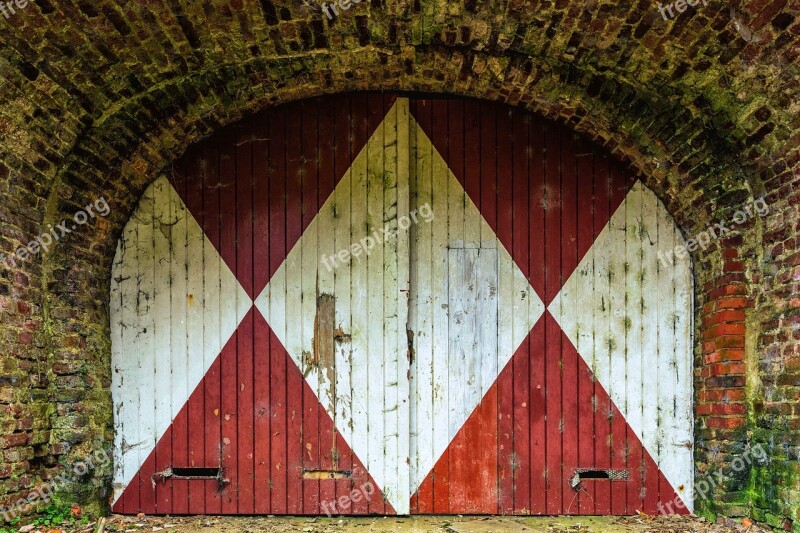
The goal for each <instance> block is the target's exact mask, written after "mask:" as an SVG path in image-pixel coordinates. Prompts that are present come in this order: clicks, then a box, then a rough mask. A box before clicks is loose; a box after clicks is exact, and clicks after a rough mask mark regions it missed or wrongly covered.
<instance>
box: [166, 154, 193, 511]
mask: <svg viewBox="0 0 800 533" xmlns="http://www.w3.org/2000/svg"><path fill="white" fill-rule="evenodd" d="M190 153H191V155H192V158H191V159H190V160H189V163H187V166H186V167H183V168H181V169H179V172H180V173H181V174H182V175H184V176H186V177H185V179H183V180H180V181H177V182H176V183H175V186H176V187H177V188H179V189H181V190H179V191H178V192H179V195H180V196H182V197H184V198H186V194H187V192H188V190H187V188H188V187H187V185H188V183H192V184H193V185H194V189H195V190H198V191H199V190H200V189H199V188H198V187H197V183H201V184H202V172H203V168H202V164H203V158H202V152H200V151H194V152H190ZM187 173H188V174H187ZM196 205H197V204H196ZM170 215H171V217H172V219H173V220H174V221H175V225H174V226H173V227H172V239H171V242H170V248H171V261H170V263H169V270H170V273H169V276H170V279H171V280H172V299H171V301H170V325H171V327H170V340H169V346H170V351H171V357H170V387H169V390H170V404H171V406H172V412H177V411H178V410H179V409H181V408H182V406H183V404H184V403H185V401H186V398H188V397H189V391H188V385H187V383H186V379H187V375H188V373H187V371H186V365H187V350H188V339H187V328H188V325H189V324H188V320H189V319H188V302H189V288H188V285H187V281H188V280H187V272H186V270H187V269H186V265H187V264H188V263H187V261H188V260H189V257H188V253H187V246H188V244H189V243H188V225H189V217H191V214H190V213H189V210H188V209H186V206H185V205H184V204H183V203H182V202H181V201H180V200H179V198H176V197H173V199H172V201H171V202H170ZM187 421H188V417H186V416H181V417H176V419H175V420H174V421H173V423H172V427H171V428H170V430H169V433H170V439H171V444H170V457H169V465H168V466H173V465H178V464H186V459H187V458H186V439H187V435H188V424H187ZM176 448H177V449H179V450H180V451H181V453H180V454H176ZM156 468H157V470H158V471H160V470H161V468H160V467H156ZM167 486H168V487H169V491H170V493H169V497H170V503H171V504H170V505H169V510H168V511H167V512H168V513H176V512H179V511H182V512H184V513H185V512H187V511H188V503H189V498H188V494H187V491H186V485H185V484H182V485H181V486H177V484H175V483H169V484H168V485H167Z"/></svg>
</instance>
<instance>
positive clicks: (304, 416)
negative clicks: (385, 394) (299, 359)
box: [113, 308, 395, 515]
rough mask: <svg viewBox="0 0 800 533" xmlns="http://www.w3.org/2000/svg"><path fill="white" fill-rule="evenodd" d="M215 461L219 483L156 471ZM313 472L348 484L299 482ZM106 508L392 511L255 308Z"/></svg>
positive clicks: (232, 511) (201, 511)
mask: <svg viewBox="0 0 800 533" xmlns="http://www.w3.org/2000/svg"><path fill="white" fill-rule="evenodd" d="M156 393H157V394H158V393H159V391H156ZM220 465H221V466H222V477H223V478H224V479H225V480H226V481H225V482H224V483H219V482H218V481H217V480H215V479H210V480H204V479H177V478H175V477H164V476H162V475H159V474H157V473H158V472H162V473H163V472H168V469H170V468H173V469H174V468H209V469H217V468H219V467H220ZM315 471H316V472H319V471H326V472H327V471H339V472H346V471H349V472H351V473H352V474H351V477H350V478H349V479H322V480H319V479H304V472H305V473H306V475H310V474H309V473H310V472H315ZM354 491H355V492H354ZM113 511H114V512H115V513H124V514H137V513H146V514H294V515H303V514H307V515H324V514H327V513H330V514H373V513H375V514H395V511H394V509H393V508H392V506H391V505H390V504H389V503H388V502H385V501H384V498H383V495H382V493H381V491H380V489H379V488H378V487H377V485H376V484H375V480H374V479H372V477H371V476H370V475H369V474H368V473H367V471H366V469H365V468H364V465H363V464H362V463H361V461H360V460H359V459H358V457H356V455H355V454H354V453H353V452H352V450H351V449H350V447H349V446H348V444H347V443H346V442H345V440H344V439H343V438H342V436H341V435H339V434H338V432H336V430H335V428H334V424H333V421H332V420H331V418H330V416H329V415H328V413H327V411H326V410H325V409H324V408H323V407H322V405H320V403H319V401H318V400H317V397H316V395H315V394H314V392H313V391H312V390H311V388H310V387H309V386H308V383H307V382H306V381H305V379H303V376H302V375H301V373H300V370H299V369H298V368H297V365H296V364H295V363H294V361H292V359H291V357H290V356H289V355H288V354H287V352H286V350H285V349H284V348H283V346H282V345H281V343H280V341H279V340H278V338H277V337H276V336H275V334H274V333H273V332H272V330H271V329H270V328H269V326H268V325H267V322H266V321H265V320H264V318H263V317H262V316H261V314H260V313H259V312H258V311H257V310H256V309H255V308H253V310H252V311H251V312H250V313H249V314H248V316H247V317H246V318H245V319H244V321H243V322H242V324H241V325H240V327H239V329H238V330H237V332H236V334H234V335H233V337H232V338H231V339H230V341H229V342H228V344H227V345H226V346H225V348H224V349H223V351H222V353H221V354H220V356H219V358H218V359H217V360H216V361H215V362H214V363H213V365H212V366H211V368H210V369H209V371H208V372H207V373H206V375H205V377H204V378H203V380H202V381H201V383H200V384H199V385H198V386H197V388H196V389H195V390H194V392H193V393H192V394H191V396H190V397H189V400H188V401H187V403H186V405H184V406H183V408H182V409H181V411H180V412H179V414H178V416H177V417H176V418H175V420H174V421H173V423H172V425H171V426H170V428H169V429H168V430H167V431H166V433H165V434H164V436H163V437H162V438H161V439H160V440H159V442H158V444H157V445H156V447H155V449H153V450H152V451H151V452H150V454H149V457H148V458H147V460H146V461H145V462H144V464H143V466H142V467H141V469H140V470H139V473H138V474H137V475H136V477H134V478H133V480H132V481H131V483H129V484H128V486H127V487H125V490H124V492H123V494H122V496H121V497H120V498H119V500H118V501H117V502H116V503H115V504H114V506H113ZM337 511H338V512H337Z"/></svg>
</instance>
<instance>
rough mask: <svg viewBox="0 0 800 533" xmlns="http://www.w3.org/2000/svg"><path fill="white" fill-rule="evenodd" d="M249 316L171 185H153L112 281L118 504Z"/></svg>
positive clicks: (127, 234) (240, 292)
mask: <svg viewBox="0 0 800 533" xmlns="http://www.w3.org/2000/svg"><path fill="white" fill-rule="evenodd" d="M252 307H253V301H252V300H251V299H250V297H249V296H248V294H247V292H246V291H245V290H244V289H243V288H242V286H241V285H240V284H239V282H238V281H237V279H236V276H235V275H234V274H233V272H231V270H230V269H229V268H228V265H227V264H226V263H225V261H224V260H223V259H222V258H221V257H220V255H219V253H218V252H217V250H216V248H215V247H214V245H213V244H211V242H210V241H209V240H208V237H206V235H205V232H204V231H203V229H202V228H201V227H200V225H199V224H198V223H197V221H196V220H195V219H194V217H193V216H192V214H191V213H190V212H189V210H188V209H187V208H186V206H185V205H184V203H183V201H182V200H181V198H180V196H178V193H177V192H176V191H175V189H174V188H173V187H172V185H171V184H170V183H169V181H168V180H167V179H166V178H165V177H161V178H159V179H157V180H156V181H155V182H153V184H152V185H150V187H149V188H148V189H147V190H146V191H145V193H144V195H143V197H142V200H141V202H140V204H139V207H138V208H137V210H136V213H135V214H134V215H133V216H132V217H131V219H130V220H129V221H128V224H127V225H126V226H125V230H124V233H123V237H122V239H121V240H120V244H119V246H118V249H117V254H116V257H115V259H114V265H113V273H112V282H111V331H112V343H111V353H112V355H111V361H112V370H113V372H112V382H111V392H112V396H113V400H114V407H115V411H114V415H115V417H114V425H115V429H116V431H115V434H114V450H115V452H114V453H115V457H114V463H115V468H114V490H115V496H114V499H115V500H116V499H118V498H119V497H120V496H121V495H122V491H123V490H124V488H125V487H126V486H127V485H128V484H129V483H130V482H131V480H132V479H133V477H134V476H135V475H136V473H137V472H138V471H139V469H140V468H141V466H142V464H144V461H145V460H146V459H147V457H148V456H149V455H150V453H151V452H152V450H153V448H154V447H155V446H156V444H157V443H158V441H159V440H160V439H161V437H162V436H163V435H164V432H165V431H166V430H167V428H169V426H170V424H171V423H172V422H173V420H174V419H175V417H176V416H177V415H178V412H179V411H180V410H181V409H182V408H183V406H184V405H185V404H186V402H187V401H188V399H189V396H190V395H191V394H192V392H194V390H195V388H196V387H197V385H198V384H199V383H200V381H201V380H202V379H203V376H205V374H206V372H207V371H208V369H209V368H210V367H211V364H212V363H213V362H214V361H215V360H216V359H217V357H218V356H219V354H220V352H221V351H222V348H223V347H224V346H225V344H226V343H227V342H228V340H229V339H230V338H231V336H232V335H233V333H234V332H235V331H236V328H238V327H239V324H240V323H241V321H242V319H243V318H244V317H245V315H246V314H247V313H248V311H249V310H250V309H251V308H252ZM120 451H121V453H120Z"/></svg>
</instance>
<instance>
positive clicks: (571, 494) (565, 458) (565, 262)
mask: <svg viewBox="0 0 800 533" xmlns="http://www.w3.org/2000/svg"><path fill="white" fill-rule="evenodd" d="M577 172H578V171H577V160H576V154H575V137H574V134H571V133H568V132H562V144H561V194H562V196H561V265H562V266H561V268H562V272H561V274H562V275H561V277H560V285H561V287H563V285H564V283H565V282H566V281H567V279H568V278H569V276H571V275H572V272H571V271H569V269H570V268H572V267H573V265H577V264H578V225H579V223H580V224H581V225H583V224H586V223H591V219H589V220H587V219H586V218H584V217H583V216H581V215H584V213H580V212H579V211H578V205H577V198H578V181H577V178H578V173H577ZM561 287H559V290H561ZM561 348H562V351H561V357H562V365H561V379H562V383H561V387H562V401H561V410H562V414H561V417H562V419H563V424H562V429H561V433H562V441H563V445H562V452H561V453H562V455H561V458H562V459H561V460H562V465H563V470H562V473H561V478H560V479H561V485H562V487H564V489H563V491H564V512H566V513H568V514H577V513H579V512H580V501H579V493H578V492H575V491H574V490H572V489H571V488H570V487H569V484H568V483H567V480H568V479H569V478H570V477H571V476H572V474H573V471H574V469H575V468H576V467H577V466H578V448H579V447H580V446H581V442H580V437H581V432H580V431H579V426H578V379H579V377H580V376H579V375H578V368H579V367H578V358H579V357H580V355H578V353H577V351H576V350H575V348H576V347H573V346H570V341H569V340H568V339H567V338H566V337H565V336H562V347H561ZM563 435H567V436H569V440H567V438H565V437H564V436H563ZM576 437H577V440H575V438H576Z"/></svg>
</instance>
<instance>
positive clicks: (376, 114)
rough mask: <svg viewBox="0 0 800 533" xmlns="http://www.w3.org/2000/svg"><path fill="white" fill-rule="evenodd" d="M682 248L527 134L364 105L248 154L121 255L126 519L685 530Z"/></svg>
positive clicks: (520, 118)
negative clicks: (587, 524)
mask: <svg viewBox="0 0 800 533" xmlns="http://www.w3.org/2000/svg"><path fill="white" fill-rule="evenodd" d="M682 242H683V240H682V237H681V235H680V232H679V231H678V230H677V228H676V226H675V223H674V221H673V219H672V218H671V216H670V215H669V214H668V213H667V211H666V210H665V209H664V207H663V205H662V204H661V203H660V201H659V200H658V199H657V197H656V196H655V195H654V194H653V193H652V191H650V190H649V189H647V188H646V187H644V186H643V184H642V183H641V182H639V181H638V180H636V179H633V178H632V177H631V176H630V174H629V173H627V172H626V171H625V170H623V169H622V167H621V166H620V165H619V164H617V163H615V162H614V161H612V160H611V159H610V158H609V157H608V156H607V155H606V154H604V153H603V152H602V150H599V149H598V148H597V147H595V146H593V145H592V144H590V143H589V142H587V141H585V140H583V139H581V138H579V137H576V136H574V135H573V134H572V133H571V132H569V131H567V130H566V129H564V128H562V127H560V126H557V125H555V124H552V123H550V122H548V121H546V120H544V119H541V118H539V117H536V116H534V115H531V114H530V113H527V112H524V111H521V110H518V109H514V108H511V107H505V106H500V105H495V104H488V103H482V102H478V101H471V100H461V99H424V98H419V99H407V98H399V97H395V96H393V95H369V94H356V95H343V96H336V97H328V98H324V99H319V100H310V101H304V102H300V103H296V104H290V105H285V106H281V107H277V108H275V109H274V110H270V111H269V112H266V113H263V114H260V115H258V116H255V117H253V118H250V119H248V120H246V121H244V122H242V123H240V124H237V125H236V126H233V127H230V128H227V129H225V130H223V131H221V132H220V133H218V134H217V135H215V136H214V137H213V138H211V139H209V140H207V141H205V142H203V143H201V144H200V145H197V146H195V147H193V148H191V149H190V150H189V151H188V152H187V154H186V155H185V156H184V157H183V158H182V160H181V161H180V162H179V164H178V165H177V166H176V169H175V172H174V173H173V174H172V175H170V176H165V177H161V178H159V179H157V180H156V181H154V183H153V184H152V185H151V186H150V188H148V190H147V191H146V192H145V193H144V195H143V197H142V200H141V202H140V205H139V207H138V208H137V210H136V212H135V213H134V214H133V216H132V217H131V220H130V222H129V223H128V225H127V226H126V228H125V231H124V234H123V236H122V237H121V239H120V243H119V249H118V252H117V256H116V258H115V262H114V266H113V276H112V284H111V330H112V366H113V368H112V371H113V374H112V375H113V383H112V394H113V399H114V414H115V429H116V437H115V459H116V461H115V476H114V510H115V511H116V512H121V513H139V512H144V513H148V514H311V515H315V514H373V513H377V514H395V513H397V514H409V513H445V514H460V513H486V514H631V513H634V512H635V511H636V510H645V511H648V512H656V511H658V510H659V504H660V503H661V504H666V503H668V502H681V504H683V502H685V505H688V506H690V505H691V501H692V493H691V490H692V472H693V466H692V451H691V443H692V442H693V434H692V432H693V430H692V385H691V384H692V369H691V346H692V342H691V331H692V329H691V310H692V301H691V295H692V289H691V276H690V265H689V263H688V259H680V258H676V257H674V256H673V257H672V259H671V261H672V262H671V263H667V262H664V261H663V260H659V258H660V257H663V256H665V255H666V252H667V251H670V250H674V249H675V247H676V246H677V245H679V244H681V243H682ZM672 507H673V508H680V506H678V507H676V506H675V505H673V506H672Z"/></svg>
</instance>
